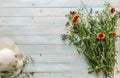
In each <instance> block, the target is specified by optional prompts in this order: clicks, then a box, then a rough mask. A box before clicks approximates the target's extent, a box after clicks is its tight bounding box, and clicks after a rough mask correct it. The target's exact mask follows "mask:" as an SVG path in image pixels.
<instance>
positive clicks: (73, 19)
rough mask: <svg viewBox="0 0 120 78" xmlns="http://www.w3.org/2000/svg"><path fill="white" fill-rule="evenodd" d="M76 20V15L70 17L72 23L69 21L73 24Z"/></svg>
mask: <svg viewBox="0 0 120 78" xmlns="http://www.w3.org/2000/svg"><path fill="white" fill-rule="evenodd" d="M78 18H79V16H78V15H75V16H73V17H72V21H71V22H72V24H75V23H76V21H77V19H78Z"/></svg>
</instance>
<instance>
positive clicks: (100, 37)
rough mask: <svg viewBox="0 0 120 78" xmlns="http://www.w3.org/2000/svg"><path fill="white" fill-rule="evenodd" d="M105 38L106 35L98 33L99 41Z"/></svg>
mask: <svg viewBox="0 0 120 78" xmlns="http://www.w3.org/2000/svg"><path fill="white" fill-rule="evenodd" d="M104 38H105V34H104V33H101V32H100V33H98V34H97V39H104Z"/></svg>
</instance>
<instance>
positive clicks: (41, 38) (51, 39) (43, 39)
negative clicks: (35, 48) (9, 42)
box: [8, 35, 65, 45]
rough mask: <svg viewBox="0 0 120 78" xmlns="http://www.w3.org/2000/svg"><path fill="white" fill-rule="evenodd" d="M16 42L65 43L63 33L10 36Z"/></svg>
mask: <svg viewBox="0 0 120 78" xmlns="http://www.w3.org/2000/svg"><path fill="white" fill-rule="evenodd" d="M8 37H9V38H11V39H13V40H14V41H15V42H16V44H31V45H33V44H65V43H64V42H63V40H62V39H61V35H37V36H8Z"/></svg>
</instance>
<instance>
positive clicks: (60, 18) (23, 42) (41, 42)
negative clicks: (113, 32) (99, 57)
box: [0, 0, 120, 78]
mask: <svg viewBox="0 0 120 78" xmlns="http://www.w3.org/2000/svg"><path fill="white" fill-rule="evenodd" d="M104 1H110V2H111V3H112V4H113V7H116V8H117V9H118V10H120V0H94V1H93V0H83V2H84V3H85V4H87V5H88V7H89V8H94V9H95V10H98V9H101V8H102V7H103V4H104ZM77 7H80V0H0V34H3V35H6V36H8V37H9V38H11V39H13V40H14V41H15V42H16V44H17V45H18V47H19V48H20V49H21V50H22V51H23V53H24V54H25V55H27V56H31V57H32V58H33V63H29V64H28V65H27V66H26V67H25V69H24V72H35V74H34V75H33V77H32V78H88V77H89V78H95V77H94V74H88V73H87V64H86V63H85V62H84V61H85V60H84V57H83V56H81V55H79V54H78V53H77V51H76V49H75V48H74V47H73V46H70V45H68V44H67V42H64V41H62V39H61V34H63V33H65V22H66V20H67V18H65V14H67V13H69V11H70V10H76V9H77ZM117 25H118V30H117V32H118V33H119V30H120V27H119V26H120V23H119V21H118V23H117ZM119 34H120V33H119ZM119 44H120V42H119V41H118V42H116V45H117V46H116V47H117V50H118V51H120V49H119ZM119 55H120V54H119ZM118 57H119V56H118ZM118 61H119V62H118V63H120V60H118ZM115 74H116V76H115V78H119V77H120V74H119V73H115Z"/></svg>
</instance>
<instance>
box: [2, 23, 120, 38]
mask: <svg viewBox="0 0 120 78" xmlns="http://www.w3.org/2000/svg"><path fill="white" fill-rule="evenodd" d="M63 22H64V21H63ZM119 31H120V27H119V26H118V28H117V33H118V34H120V32H119ZM64 33H66V27H65V25H64V23H60V24H59V25H55V24H54V25H52V24H49V25H41V26H0V34H4V35H9V36H22V35H23V36H32V35H43V34H49V35H57V34H64Z"/></svg>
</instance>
